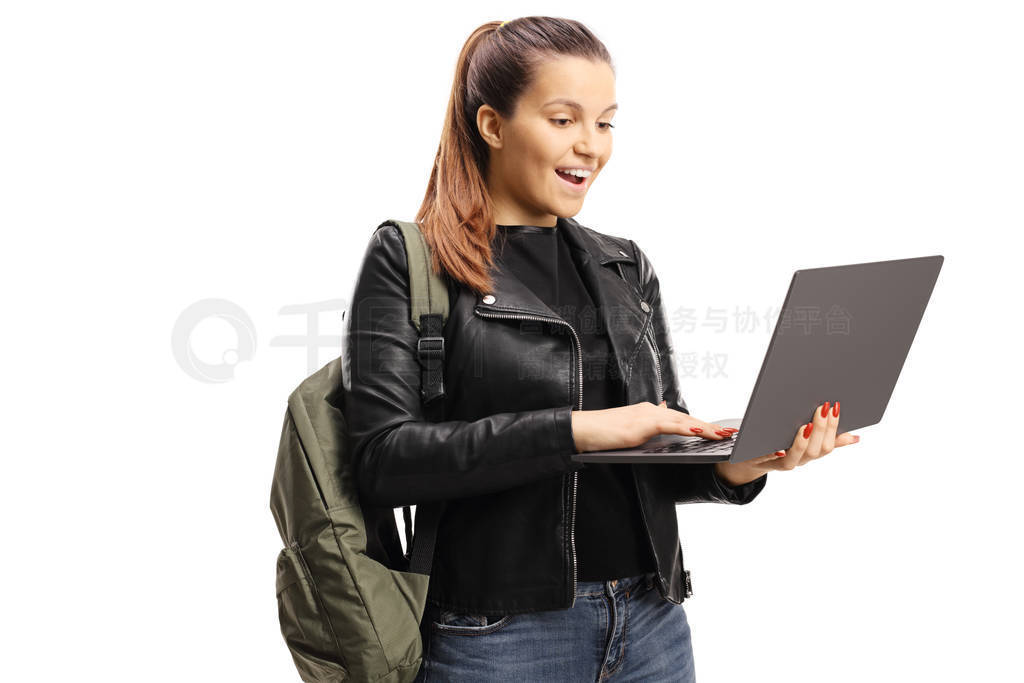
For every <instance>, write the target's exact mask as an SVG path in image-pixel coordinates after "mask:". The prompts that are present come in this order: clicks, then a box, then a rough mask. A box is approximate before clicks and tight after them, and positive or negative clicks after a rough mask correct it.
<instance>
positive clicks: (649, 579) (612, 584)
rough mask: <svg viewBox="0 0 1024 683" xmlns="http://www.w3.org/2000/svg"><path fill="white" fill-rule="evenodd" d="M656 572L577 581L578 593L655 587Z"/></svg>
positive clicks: (591, 593)
mask: <svg viewBox="0 0 1024 683" xmlns="http://www.w3.org/2000/svg"><path fill="white" fill-rule="evenodd" d="M654 577H655V574H654V572H649V573H647V574H637V575H636V576H625V577H622V578H621V579H609V580H607V581H577V582H576V595H577V597H578V596H581V595H607V594H608V591H612V592H614V593H624V592H626V591H627V590H631V589H633V588H635V587H640V586H645V587H646V588H653V587H654Z"/></svg>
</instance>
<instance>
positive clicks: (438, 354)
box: [416, 336, 444, 361]
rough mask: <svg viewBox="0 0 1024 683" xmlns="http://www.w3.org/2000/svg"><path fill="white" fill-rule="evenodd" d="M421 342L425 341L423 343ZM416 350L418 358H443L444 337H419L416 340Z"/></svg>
mask: <svg viewBox="0 0 1024 683" xmlns="http://www.w3.org/2000/svg"><path fill="white" fill-rule="evenodd" d="M423 342H427V344H426V345H424V343H423ZM416 351H417V352H418V353H419V355H420V358H421V359H424V358H428V359H431V360H433V359H436V360H442V361H443V360H444V337H430V336H427V337H420V338H419V340H418V341H417V342H416Z"/></svg>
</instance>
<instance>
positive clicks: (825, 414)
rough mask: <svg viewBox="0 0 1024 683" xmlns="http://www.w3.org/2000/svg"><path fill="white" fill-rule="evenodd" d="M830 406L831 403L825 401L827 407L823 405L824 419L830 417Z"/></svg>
mask: <svg viewBox="0 0 1024 683" xmlns="http://www.w3.org/2000/svg"><path fill="white" fill-rule="evenodd" d="M828 406H829V401H825V405H823V406H822V407H821V416H822V417H828Z"/></svg>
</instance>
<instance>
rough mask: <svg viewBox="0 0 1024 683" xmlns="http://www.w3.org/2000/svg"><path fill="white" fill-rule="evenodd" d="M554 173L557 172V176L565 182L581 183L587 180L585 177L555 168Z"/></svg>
mask: <svg viewBox="0 0 1024 683" xmlns="http://www.w3.org/2000/svg"><path fill="white" fill-rule="evenodd" d="M555 173H557V174H558V177H559V178H561V179H562V180H565V181H567V182H570V183H572V184H573V185H582V184H583V183H585V182H586V181H587V179H586V178H581V177H580V176H575V175H573V174H571V173H562V172H561V171H559V170H558V169H557V168H556V169H555Z"/></svg>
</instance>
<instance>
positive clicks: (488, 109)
mask: <svg viewBox="0 0 1024 683" xmlns="http://www.w3.org/2000/svg"><path fill="white" fill-rule="evenodd" d="M501 125H502V118H501V114H499V113H498V112H497V111H496V110H495V109H494V107H492V106H491V105H489V104H481V105H480V108H479V109H477V110H476V129H477V130H478V131H479V132H480V137H482V138H483V139H484V142H486V143H487V145H488V146H490V147H491V148H492V149H501V148H502V147H503V145H504V143H503V142H502V139H501V132H502V131H501Z"/></svg>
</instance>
